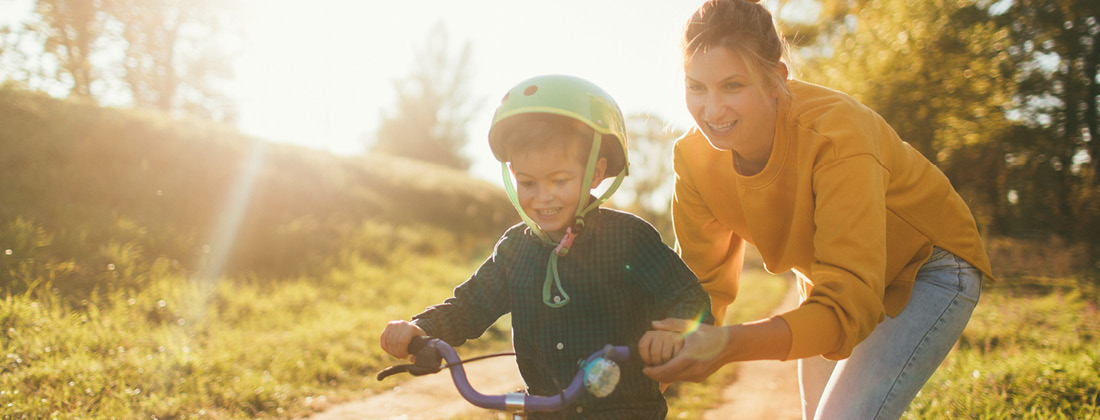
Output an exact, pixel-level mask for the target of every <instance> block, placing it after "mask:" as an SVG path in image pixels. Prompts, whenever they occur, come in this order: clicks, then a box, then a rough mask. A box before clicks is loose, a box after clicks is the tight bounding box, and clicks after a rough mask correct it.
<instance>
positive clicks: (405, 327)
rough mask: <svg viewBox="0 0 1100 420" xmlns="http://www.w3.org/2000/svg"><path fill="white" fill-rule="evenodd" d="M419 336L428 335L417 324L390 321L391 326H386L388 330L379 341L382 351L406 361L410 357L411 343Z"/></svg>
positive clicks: (383, 332) (384, 331)
mask: <svg viewBox="0 0 1100 420" xmlns="http://www.w3.org/2000/svg"><path fill="white" fill-rule="evenodd" d="M418 335H420V336H424V335H428V334H427V333H425V332H424V330H422V329H420V327H418V326H416V324H413V323H410V322H408V321H390V323H389V324H386V329H385V330H383V331H382V338H381V339H379V340H378V341H379V344H381V345H382V350H385V351H386V353H389V354H390V356H393V357H396V358H398V359H404V358H406V357H409V341H410V340H412V338H413V337H414V336H418Z"/></svg>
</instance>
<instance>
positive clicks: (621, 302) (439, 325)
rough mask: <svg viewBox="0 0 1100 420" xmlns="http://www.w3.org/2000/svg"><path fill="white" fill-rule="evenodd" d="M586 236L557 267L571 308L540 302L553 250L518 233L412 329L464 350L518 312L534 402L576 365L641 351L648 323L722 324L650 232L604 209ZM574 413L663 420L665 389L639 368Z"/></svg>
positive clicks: (519, 348) (522, 357) (562, 383)
mask: <svg viewBox="0 0 1100 420" xmlns="http://www.w3.org/2000/svg"><path fill="white" fill-rule="evenodd" d="M585 226H586V229H585V231H584V232H583V233H581V234H580V235H579V236H577V239H576V241H575V242H574V243H573V246H572V248H571V249H570V251H569V254H568V255H567V256H565V257H561V259H560V260H559V261H558V272H559V274H560V277H561V284H562V288H563V289H564V290H565V292H566V293H567V294H568V295H569V297H570V301H569V303H568V304H566V305H565V306H563V307H560V308H551V307H549V306H547V305H546V304H545V303H543V301H542V289H543V283H544V281H545V276H546V267H547V263H548V260H549V258H550V253H552V252H553V246H552V245H550V244H547V243H545V242H544V241H542V240H540V239H538V238H537V237H536V236H534V234H533V233H532V232H531V230H530V229H529V228H528V227H527V226H526V225H524V224H523V223H520V224H517V225H516V226H513V227H512V228H511V229H509V230H508V231H507V232H505V234H504V236H503V237H501V238H500V240H499V241H498V242H497V244H496V247H495V249H494V251H493V254H492V255H491V256H490V257H489V258H488V260H486V261H485V263H484V264H482V265H481V267H480V268H478V270H477V271H476V272H475V273H474V274H473V275H472V276H471V277H470V278H469V279H468V280H466V282H464V283H462V284H461V285H459V286H458V287H457V288H455V290H454V297H451V298H448V299H447V300H445V301H444V302H443V303H442V304H439V305H435V306H432V307H429V308H427V310H425V311H424V312H423V313H421V314H419V315H416V316H415V317H413V322H415V323H416V325H418V326H420V328H422V329H423V330H424V331H425V332H426V333H428V334H429V335H432V336H435V337H438V338H440V339H442V340H444V341H446V342H448V343H450V344H451V345H452V346H458V345H461V344H462V343H464V342H466V340H467V339H473V338H477V337H479V336H481V334H482V333H484V332H485V330H486V329H488V328H489V326H491V325H492V324H493V322H495V321H496V320H497V318H499V317H500V316H501V315H504V314H506V313H509V312H511V313H512V342H513V345H514V347H515V351H516V355H517V356H516V359H517V363H518V365H519V370H520V373H521V374H522V375H523V379H524V382H526V384H527V387H528V392H529V393H531V394H533V395H554V394H557V393H558V392H561V390H562V389H564V388H565V387H566V386H568V384H569V383H570V381H571V380H572V379H573V376H574V375H576V373H577V371H578V364H577V362H578V361H580V360H583V359H584V358H586V357H587V356H589V355H590V354H592V353H593V352H595V351H597V350H599V349H601V348H603V347H604V346H605V345H607V344H612V345H618V346H622V345H632V344H633V345H636V344H637V343H638V340H640V339H641V337H642V335H643V334H644V333H645V332H646V331H649V330H650V329H651V328H650V321H653V320H657V319H662V318H665V317H676V318H686V319H701V320H702V321H703V322H706V323H713V322H714V318H713V317H712V316H711V312H710V298H709V297H708V296H707V294H706V292H704V291H703V288H702V287H701V286H700V285H699V282H698V279H697V278H696V277H695V275H694V274H693V273H692V272H691V270H690V269H688V267H687V265H685V264H684V263H683V261H681V260H680V258H679V257H678V256H677V255H676V254H675V253H674V252H673V251H672V250H671V249H669V247H668V246H667V245H665V244H664V243H663V242H661V238H660V234H659V233H658V232H657V231H656V229H654V228H653V227H652V226H651V225H649V223H646V222H645V221H644V220H642V219H641V218H639V217H637V216H634V215H632V214H630V213H625V212H620V211H615V210H608V209H602V208H601V209H598V210H596V211H593V212H590V213H589V215H588V216H587V218H586V219H585ZM552 290H554V291H555V293H556V288H554V289H552ZM566 412H567V413H569V415H570V417H571V418H589V419H605V418H606V419H619V418H630V419H639V418H654V419H663V418H664V417H665V414H666V412H667V405H666V403H665V400H664V396H662V395H661V393H660V390H659V387H658V384H657V382H655V381H653V380H652V379H650V378H649V377H647V376H645V375H644V374H643V373H642V370H641V366H640V365H633V366H630V365H627V366H623V367H622V376H621V379H620V382H619V386H618V387H617V388H616V389H615V391H614V392H613V393H612V394H611V395H608V396H607V397H605V398H601V399H597V398H596V397H595V396H593V395H591V394H589V393H587V392H585V393H583V395H582V397H581V398H580V399H579V400H578V403H575V407H570V408H568V409H567V411H566ZM573 413H580V414H577V415H573ZM561 416H562V414H557V413H555V414H550V413H546V414H544V415H537V414H536V415H532V416H530V418H532V419H537V418H560V417H561Z"/></svg>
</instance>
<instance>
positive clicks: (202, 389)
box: [0, 234, 505, 420]
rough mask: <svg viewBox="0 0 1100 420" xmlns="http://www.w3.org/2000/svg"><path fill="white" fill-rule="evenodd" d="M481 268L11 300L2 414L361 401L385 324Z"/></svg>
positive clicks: (434, 267)
mask: <svg viewBox="0 0 1100 420" xmlns="http://www.w3.org/2000/svg"><path fill="white" fill-rule="evenodd" d="M436 238H437V239H439V240H441V241H443V242H446V235H445V234H440V235H438V236H436ZM478 263H480V261H478V260H476V259H473V260H472V259H470V258H468V257H460V256H457V253H455V254H445V255H441V256H436V257H432V258H420V257H419V256H418V254H417V253H416V252H413V251H396V252H395V253H394V254H392V255H391V258H390V260H388V261H387V262H386V263H385V264H370V263H366V262H356V261H348V262H346V263H345V264H344V265H343V266H342V267H343V268H338V269H334V270H332V271H331V272H330V273H329V275H328V276H327V277H325V278H301V279H297V280H287V281H280V282H266V281H260V280H257V279H254V278H242V279H222V280H220V281H219V282H217V283H204V282H201V281H197V280H195V279H189V278H184V277H179V276H176V275H173V274H169V273H161V272H154V273H151V274H149V277H151V278H152V279H153V280H151V281H150V282H149V283H148V284H146V285H145V287H144V288H142V289H141V290H139V291H130V292H128V291H124V290H119V291H114V292H110V293H104V294H102V295H100V294H93V295H92V296H90V297H89V298H87V299H85V300H83V301H82V302H80V303H79V304H78V305H69V304H63V303H61V301H60V300H59V299H57V298H52V297H51V295H50V294H45V293H43V294H40V295H38V296H22V295H11V294H8V295H7V296H5V297H3V298H2V300H0V355H4V358H3V359H0V418H2V419H36V420H37V419H52V418H65V419H135V418H143V419H219V420H220V419H255V418H271V419H274V418H293V417H296V416H300V415H304V414H307V413H309V412H312V411H315V410H316V409H319V408H322V407H323V406H324V405H326V404H331V403H337V402H340V401H343V400H347V399H351V398H355V397H360V396H362V394H363V393H364V392H371V391H377V390H380V389H381V388H382V387H383V384H381V383H379V382H377V381H375V380H374V373H375V372H377V371H378V370H379V369H381V368H382V367H384V366H386V365H388V364H390V363H391V362H392V359H390V358H389V357H388V356H385V355H384V354H383V353H382V351H381V349H379V348H378V345H377V336H378V334H379V333H380V332H381V330H382V328H383V327H384V325H385V323H386V322H388V321H390V320H392V319H397V318H404V317H408V316H409V314H413V313H416V312H419V311H420V310H422V309H423V308H424V307H425V306H427V305H429V304H432V303H436V302H439V301H441V300H442V299H444V298H445V297H446V296H449V295H450V293H451V288H452V287H453V286H454V285H455V284H457V282H460V281H461V280H462V279H464V278H466V277H467V276H468V274H469V273H470V272H471V271H472V270H473V269H474V268H475V267H476V266H477V264H478ZM504 335H505V334H496V336H504ZM474 348H475V349H476V348H477V347H476V345H475V347H474ZM386 386H392V384H389V385H386Z"/></svg>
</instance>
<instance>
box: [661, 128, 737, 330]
mask: <svg viewBox="0 0 1100 420" xmlns="http://www.w3.org/2000/svg"><path fill="white" fill-rule="evenodd" d="M673 167H674V168H675V170H676V188H675V191H674V196H673V201H672V220H673V225H674V228H675V232H676V252H677V253H679V254H680V258H683V260H684V262H685V263H687V265H688V267H691V270H692V271H694V272H695V275H696V276H698V277H699V283H700V284H702V286H703V290H705V291H706V292H707V294H708V295H710V303H711V312H712V313H713V314H714V320H715V321H714V322H715V325H722V324H723V321H724V319H725V316H726V307H727V306H729V305H730V304H731V303H733V301H734V299H736V298H737V288H738V280H739V279H740V277H741V267H742V265H743V263H744V259H745V241H744V239H742V238H741V237H740V236H737V234H735V233H733V231H732V230H730V229H729V228H727V227H726V226H724V225H723V224H722V223H720V222H719V221H718V220H717V219H715V217H714V215H713V213H711V210H710V209H709V208H708V207H707V205H706V203H705V202H704V201H703V198H702V197H701V196H700V194H699V191H698V189H697V188H696V185H695V182H694V180H693V179H692V178H691V174H690V172H689V170H688V164H687V162H686V158H685V157H684V156H683V154H682V153H681V150H680V148H679V145H677V148H676V153H675V161H674V162H673Z"/></svg>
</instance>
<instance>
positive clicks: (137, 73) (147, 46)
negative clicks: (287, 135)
mask: <svg viewBox="0 0 1100 420" xmlns="http://www.w3.org/2000/svg"><path fill="white" fill-rule="evenodd" d="M104 1H106V2H108V3H107V9H108V11H109V13H110V14H111V15H112V16H113V17H114V19H116V20H117V21H118V22H120V23H121V24H122V31H121V34H120V36H121V38H122V39H123V40H124V41H125V45H126V47H125V58H124V59H123V62H122V68H123V69H124V70H125V74H124V75H123V80H124V81H125V83H126V85H127V86H129V88H130V94H131V95H132V97H133V100H134V104H135V105H137V106H139V107H145V108H155V109H158V110H160V111H163V112H179V113H184V114H189V115H198V116H202V117H206V118H211V119H218V120H224V119H229V117H228V116H227V115H228V114H229V113H230V110H229V109H228V105H227V102H226V101H225V98H224V97H223V96H222V95H221V94H219V93H218V92H217V91H216V90H215V89H213V87H212V81H213V80H214V79H217V78H227V77H229V76H230V75H231V70H230V67H229V66H228V63H229V60H228V56H227V54H226V52H225V51H223V50H222V49H220V48H219V47H218V40H219V36H221V35H222V34H223V31H222V29H223V22H222V21H223V19H227V18H228V16H227V15H228V11H230V10H233V6H232V4H226V3H225V2H217V1H213V0H104Z"/></svg>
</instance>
